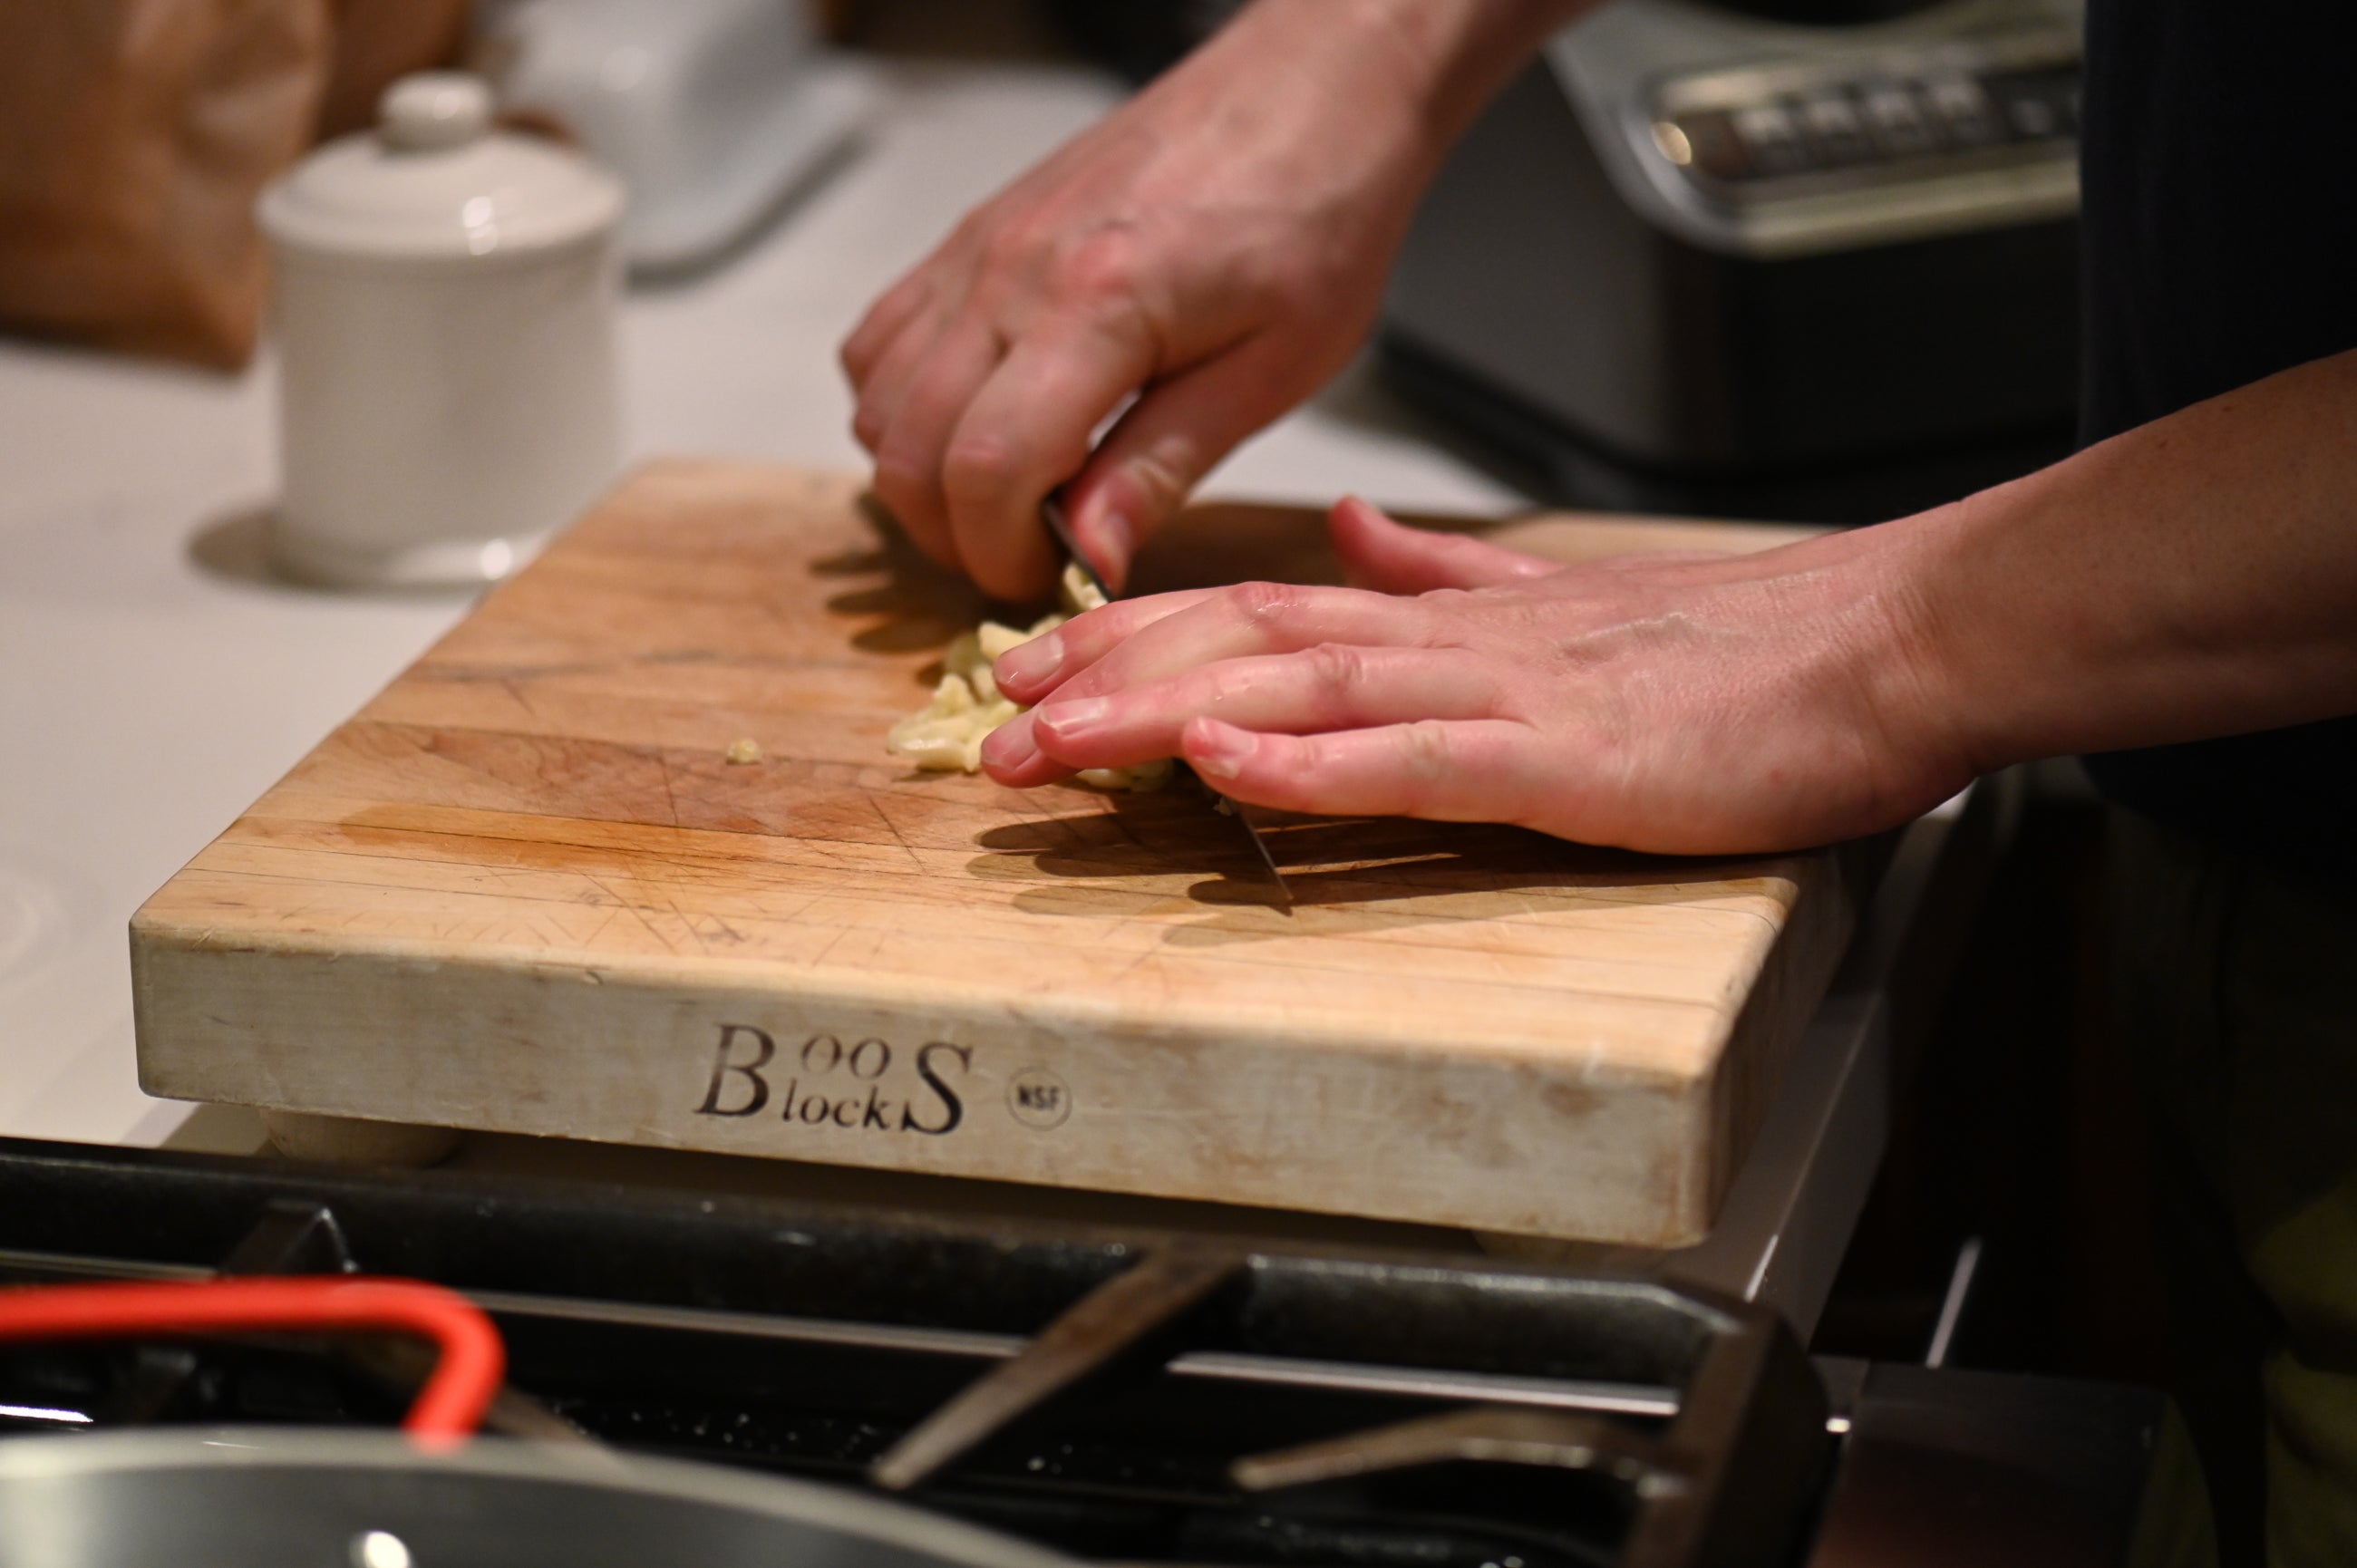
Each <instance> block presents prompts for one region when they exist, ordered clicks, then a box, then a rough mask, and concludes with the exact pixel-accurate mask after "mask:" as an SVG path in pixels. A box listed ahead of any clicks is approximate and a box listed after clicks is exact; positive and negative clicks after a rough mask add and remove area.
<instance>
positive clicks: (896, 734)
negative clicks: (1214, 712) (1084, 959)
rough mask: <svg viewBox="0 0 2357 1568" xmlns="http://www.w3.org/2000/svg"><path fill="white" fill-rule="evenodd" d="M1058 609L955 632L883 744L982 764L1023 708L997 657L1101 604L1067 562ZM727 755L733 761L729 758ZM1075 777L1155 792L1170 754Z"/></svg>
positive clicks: (899, 752)
mask: <svg viewBox="0 0 2357 1568" xmlns="http://www.w3.org/2000/svg"><path fill="white" fill-rule="evenodd" d="M1058 596H1059V598H1060V601H1061V603H1062V604H1063V610H1062V611H1061V612H1059V613H1051V614H1049V615H1045V616H1042V617H1040V618H1039V619H1038V620H1036V621H1034V622H1033V623H1032V624H1031V627H1030V629H1028V630H1024V629H1022V628H1017V627H1011V626H1005V625H1002V624H1000V623H999V622H997V621H995V620H986V621H984V622H983V623H982V625H980V626H979V627H977V628H974V630H972V631H969V632H962V633H960V634H959V636H958V638H957V640H955V641H954V642H952V643H951V644H950V646H949V651H948V652H947V653H945V654H944V655H942V666H943V672H942V679H941V683H940V684H939V685H937V686H935V687H934V688H933V698H932V701H931V702H930V703H926V704H925V705H924V707H922V708H920V710H918V711H917V712H916V713H913V714H909V716H908V717H907V718H905V719H902V720H901V721H900V722H899V724H896V725H893V726H892V728H891V730H890V732H889V733H888V735H887V736H886V737H885V745H886V746H887V747H888V749H889V750H890V751H891V752H892V753H893V755H894V756H896V757H907V758H908V759H909V761H911V762H913V763H915V764H916V765H917V766H918V767H919V768H924V769H927V770H928V771H938V772H948V771H950V770H951V769H953V768H955V769H961V770H963V771H964V772H967V773H974V772H978V771H980V770H981V768H982V743H983V742H984V741H985V739H987V738H988V737H989V736H990V732H991V731H993V730H995V729H996V728H997V727H998V726H999V725H1003V724H1005V723H1006V722H1007V721H1008V720H1009V719H1012V718H1014V717H1016V716H1017V714H1021V713H1023V712H1024V711H1025V710H1024V709H1022V708H1021V707H1019V706H1017V704H1016V703H1014V702H1013V701H1011V700H1010V699H1008V698H1007V697H1005V696H1003V695H1001V694H1000V693H999V690H998V682H997V681H996V678H995V677H994V675H993V674H992V667H993V665H995V664H996V661H997V660H998V659H999V657H1000V656H1001V655H1002V654H1005V653H1006V652H1007V651H1008V650H1011V649H1015V648H1019V647H1021V646H1022V645H1023V644H1024V643H1027V642H1028V641H1030V640H1031V639H1033V638H1035V637H1045V636H1046V635H1047V634H1048V633H1049V632H1051V631H1054V630H1055V629H1056V628H1059V627H1060V626H1062V625H1063V624H1064V623H1065V622H1066V621H1068V620H1070V619H1071V618H1072V617H1073V616H1076V615H1082V614H1085V613H1086V612H1088V611H1090V610H1093V609H1100V608H1103V606H1104V602H1105V597H1104V595H1103V594H1102V593H1100V592H1098V591H1097V585H1095V584H1094V583H1092V582H1090V581H1089V580H1088V578H1087V577H1086V576H1085V575H1082V572H1081V569H1080V568H1079V567H1078V566H1067V567H1065V568H1064V575H1063V578H1062V580H1061V583H1060V592H1059V595H1058ZM732 760H733V759H732ZM1074 777H1075V778H1076V779H1078V780H1079V781H1080V782H1081V783H1083V784H1087V785H1091V786H1092V787H1094V788H1096V789H1160V788H1161V787H1162V786H1163V784H1164V783H1165V782H1166V781H1168V779H1169V777H1170V759H1169V758H1168V757H1162V758H1158V759H1148V760H1146V761H1144V762H1141V763H1138V764H1136V765H1135V766H1132V767H1127V768H1082V769H1081V770H1080V771H1079V772H1078V773H1076V774H1075V775H1074Z"/></svg>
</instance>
